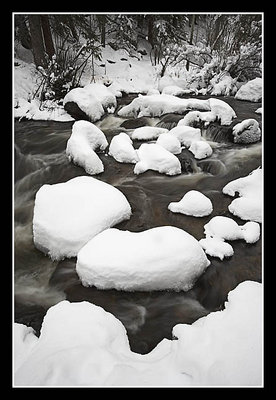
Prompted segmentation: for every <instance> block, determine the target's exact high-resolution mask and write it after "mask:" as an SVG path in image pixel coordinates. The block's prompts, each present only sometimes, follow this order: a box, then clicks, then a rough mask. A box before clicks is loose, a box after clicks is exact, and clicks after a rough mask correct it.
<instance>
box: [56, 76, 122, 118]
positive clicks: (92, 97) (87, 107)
mask: <svg viewBox="0 0 276 400" xmlns="http://www.w3.org/2000/svg"><path fill="white" fill-rule="evenodd" d="M69 103H75V104H76V105H77V106H78V108H79V109H80V110H81V111H82V112H83V113H84V114H85V115H86V116H87V117H88V118H89V120H90V121H91V122H95V121H98V120H99V119H100V118H101V117H102V116H103V115H104V113H105V112H114V111H115V108H116V106H117V100H116V96H115V95H114V94H113V93H112V92H111V91H110V90H109V89H108V88H107V87H106V86H105V85H103V84H102V83H90V84H88V85H86V86H85V87H83V88H81V87H79V88H75V89H72V90H70V91H69V92H68V93H67V94H66V95H65V97H64V99H63V106H64V108H65V109H66V110H67V111H68V112H69V113H70V112H72V111H71V107H70V106H69ZM73 116H74V115H73Z"/></svg>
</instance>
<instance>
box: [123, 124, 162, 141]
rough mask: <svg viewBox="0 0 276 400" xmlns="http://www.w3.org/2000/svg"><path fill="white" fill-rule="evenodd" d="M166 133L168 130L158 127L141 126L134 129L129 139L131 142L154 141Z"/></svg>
mask: <svg viewBox="0 0 276 400" xmlns="http://www.w3.org/2000/svg"><path fill="white" fill-rule="evenodd" d="M166 132H168V129H165V128H159V127H158V126H141V127H139V128H136V129H134V131H133V132H132V134H131V138H132V140H154V139H157V138H158V136H159V135H161V134H162V133H166Z"/></svg>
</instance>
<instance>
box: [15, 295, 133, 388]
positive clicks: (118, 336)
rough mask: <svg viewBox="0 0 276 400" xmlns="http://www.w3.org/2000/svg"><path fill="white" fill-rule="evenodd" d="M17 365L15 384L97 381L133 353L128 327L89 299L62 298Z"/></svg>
mask: <svg viewBox="0 0 276 400" xmlns="http://www.w3.org/2000/svg"><path fill="white" fill-rule="evenodd" d="M32 350H33V351H32V353H31V354H25V360H24V361H25V362H23V363H22V365H16V366H15V368H16V373H15V384H16V385H23V386H25V385H26V386H29V385H31V386H32V385H34V386H39V385H42V386H52V385H53V386H56V385H58V386H75V385H77V386H82V385H84V386H85V385H89V386H97V385H101V384H102V383H103V378H106V377H107V376H108V375H109V373H111V372H112V370H113V369H114V367H115V365H116V363H117V362H118V361H119V360H120V359H121V356H120V354H124V356H126V355H128V354H129V353H130V349H129V344H128V338H127V334H126V330H125V328H124V326H123V325H122V323H121V322H120V321H119V320H118V319H116V318H115V317H114V316H113V315H112V314H110V313H108V312H106V311H104V310H103V309H102V308H101V307H98V306H96V305H94V304H91V303H89V302H86V301H83V302H76V303H69V301H67V300H64V301H61V302H60V303H58V304H56V305H55V306H53V307H51V308H50V309H49V310H48V311H47V313H46V315H45V317H44V320H43V324H42V328H41V332H40V336H39V339H38V340H37V344H36V346H35V347H33V349H32Z"/></svg>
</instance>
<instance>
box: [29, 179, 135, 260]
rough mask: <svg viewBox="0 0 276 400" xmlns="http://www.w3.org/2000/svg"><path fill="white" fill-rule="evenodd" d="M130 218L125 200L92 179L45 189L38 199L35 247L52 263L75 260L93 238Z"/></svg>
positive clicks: (129, 209) (113, 190)
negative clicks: (68, 259) (69, 259)
mask: <svg viewBox="0 0 276 400" xmlns="http://www.w3.org/2000/svg"><path fill="white" fill-rule="evenodd" d="M130 216H131V208H130V205H129V203H128V201H127V199H126V197H125V196H124V195H123V194H122V193H121V192H120V191H119V190H118V189H116V188H114V187H113V186H111V185H109V184H107V183H105V182H102V181H100V180H98V179H95V178H93V177H91V176H80V177H77V178H73V179H70V180H69V181H67V182H64V183H57V184H53V185H48V184H47V185H43V186H42V187H41V188H40V189H39V190H38V191H37V193H36V197H35V205H34V216H33V238H34V244H35V246H36V247H37V248H38V249H39V250H41V251H43V252H44V253H46V254H48V255H49V256H50V257H51V258H52V259H53V260H60V259H62V258H64V257H74V256H76V255H77V252H78V251H79V249H80V248H81V247H82V246H83V245H84V244H85V243H86V242H87V241H88V240H89V239H91V238H92V237H93V236H95V235H97V234H98V233H99V232H102V231H103V230H104V229H107V228H110V227H112V226H114V225H116V224H118V223H119V222H121V221H123V220H125V219H129V218H130Z"/></svg>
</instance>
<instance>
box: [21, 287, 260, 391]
mask: <svg viewBox="0 0 276 400" xmlns="http://www.w3.org/2000/svg"><path fill="white" fill-rule="evenodd" d="M262 299H263V285H262V284H261V283H258V282H253V281H245V282H242V283H240V284H239V285H238V286H237V287H236V288H235V289H234V290H232V291H230V292H229V294H228V298H227V301H226V302H225V307H224V308H223V309H222V310H220V311H216V312H211V313H209V314H208V315H207V316H205V317H202V318H199V319H198V320H197V321H195V322H194V323H192V324H177V325H175V326H174V328H173V332H172V334H173V337H174V339H175V340H169V339H163V340H162V341H161V342H160V343H159V344H158V346H156V347H155V348H154V349H153V350H152V351H151V352H150V353H148V354H144V355H141V354H137V353H134V352H132V351H131V350H130V347H129V343H128V338H127V333H126V330H125V328H124V326H123V324H122V323H121V322H120V321H119V320H118V319H116V318H115V317H114V315H112V314H111V313H109V312H107V311H105V310H104V309H103V308H102V307H99V306H96V305H94V304H92V303H89V302H86V301H82V302H74V303H73V302H72V303H70V302H69V301H67V300H64V301H61V302H59V303H58V304H56V305H54V306H52V307H50V308H49V309H48V311H47V313H46V315H45V317H44V320H43V324H42V328H41V333H40V336H39V337H36V336H35V334H34V332H33V331H32V330H31V329H29V328H27V327H26V326H25V325H21V324H18V325H19V326H22V329H20V330H19V332H20V335H17V332H18V329H17V328H16V329H15V331H14V332H15V334H16V335H15V336H16V337H17V338H18V340H15V341H14V355H15V358H14V385H15V387H20V386H21V387H22V386H23V387H24V386H25V387H28V386H30V387H51V386H52V387H62V386H63V387H165V388H166V387H180V388H183V387H195V386H196V387H200V386H202V387H206V386H208V387H212V386H213V387H237V386H244V387H261V386H262V384H263V378H262V377H263V368H262V366H263V362H262V361H263V336H262V332H263V326H262V322H263V301H262ZM30 344H31V346H30ZM19 351H20V354H21V356H20V360H18V357H17V354H18V352H19ZM18 361H20V362H19V363H18Z"/></svg>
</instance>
